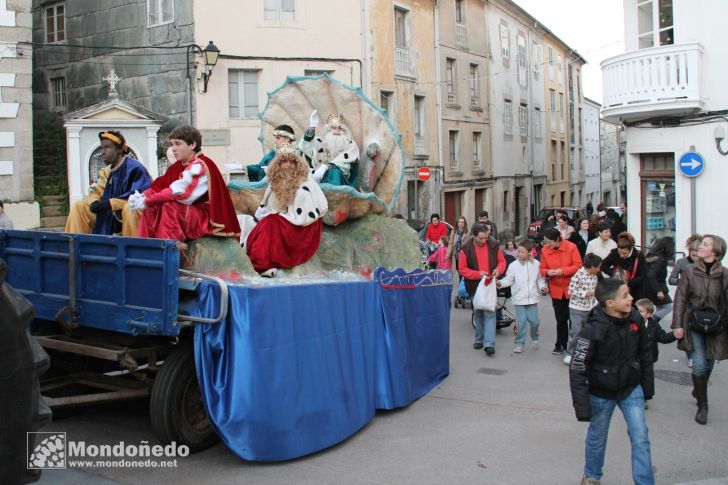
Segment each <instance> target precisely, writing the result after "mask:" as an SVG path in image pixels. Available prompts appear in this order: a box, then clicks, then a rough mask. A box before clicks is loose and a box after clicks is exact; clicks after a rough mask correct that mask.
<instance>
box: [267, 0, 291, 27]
mask: <svg viewBox="0 0 728 485" xmlns="http://www.w3.org/2000/svg"><path fill="white" fill-rule="evenodd" d="M264 2H265V4H264V12H263V18H264V19H265V20H279V21H282V22H293V21H295V20H296V2H295V0H264Z"/></svg>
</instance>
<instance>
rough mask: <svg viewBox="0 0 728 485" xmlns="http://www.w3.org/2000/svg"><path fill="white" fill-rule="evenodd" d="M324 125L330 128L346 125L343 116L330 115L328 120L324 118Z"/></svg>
mask: <svg viewBox="0 0 728 485" xmlns="http://www.w3.org/2000/svg"><path fill="white" fill-rule="evenodd" d="M326 124H327V125H331V126H341V125H344V124H346V119H345V118H344V115H340V114H333V113H332V114H330V115H329V117H328V118H326Z"/></svg>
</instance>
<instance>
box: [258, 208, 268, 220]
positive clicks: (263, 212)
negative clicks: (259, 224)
mask: <svg viewBox="0 0 728 485" xmlns="http://www.w3.org/2000/svg"><path fill="white" fill-rule="evenodd" d="M269 215H270V212H268V211H267V210H266V209H265V208H263V207H258V208H257V209H256V210H255V218H256V219H257V220H258V221H260V220H262V219H263V218H264V217H265V216H269Z"/></svg>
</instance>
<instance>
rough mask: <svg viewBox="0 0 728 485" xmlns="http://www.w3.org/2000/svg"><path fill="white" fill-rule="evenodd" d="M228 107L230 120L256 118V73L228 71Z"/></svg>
mask: <svg viewBox="0 0 728 485" xmlns="http://www.w3.org/2000/svg"><path fill="white" fill-rule="evenodd" d="M228 106H229V113H230V118H232V119H242V118H257V117H258V71H257V70H251V69H230V70H229V71H228Z"/></svg>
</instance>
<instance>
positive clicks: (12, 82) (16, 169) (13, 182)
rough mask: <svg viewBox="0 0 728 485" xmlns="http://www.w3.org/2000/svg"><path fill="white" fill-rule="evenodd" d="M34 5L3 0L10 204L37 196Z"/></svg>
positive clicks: (2, 160) (1, 142)
mask: <svg viewBox="0 0 728 485" xmlns="http://www.w3.org/2000/svg"><path fill="white" fill-rule="evenodd" d="M30 5H31V0H2V1H0V198H1V199H2V200H4V201H6V202H18V201H32V200H33V196H34V194H33V148H32V145H33V114H32V105H31V102H32V90H31V81H32V78H31V70H32V50H31V49H30V47H29V44H28V43H29V42H30V40H31V33H32V25H31V15H30ZM35 210H36V212H37V206H36V209H35ZM16 224H17V221H16Z"/></svg>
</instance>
